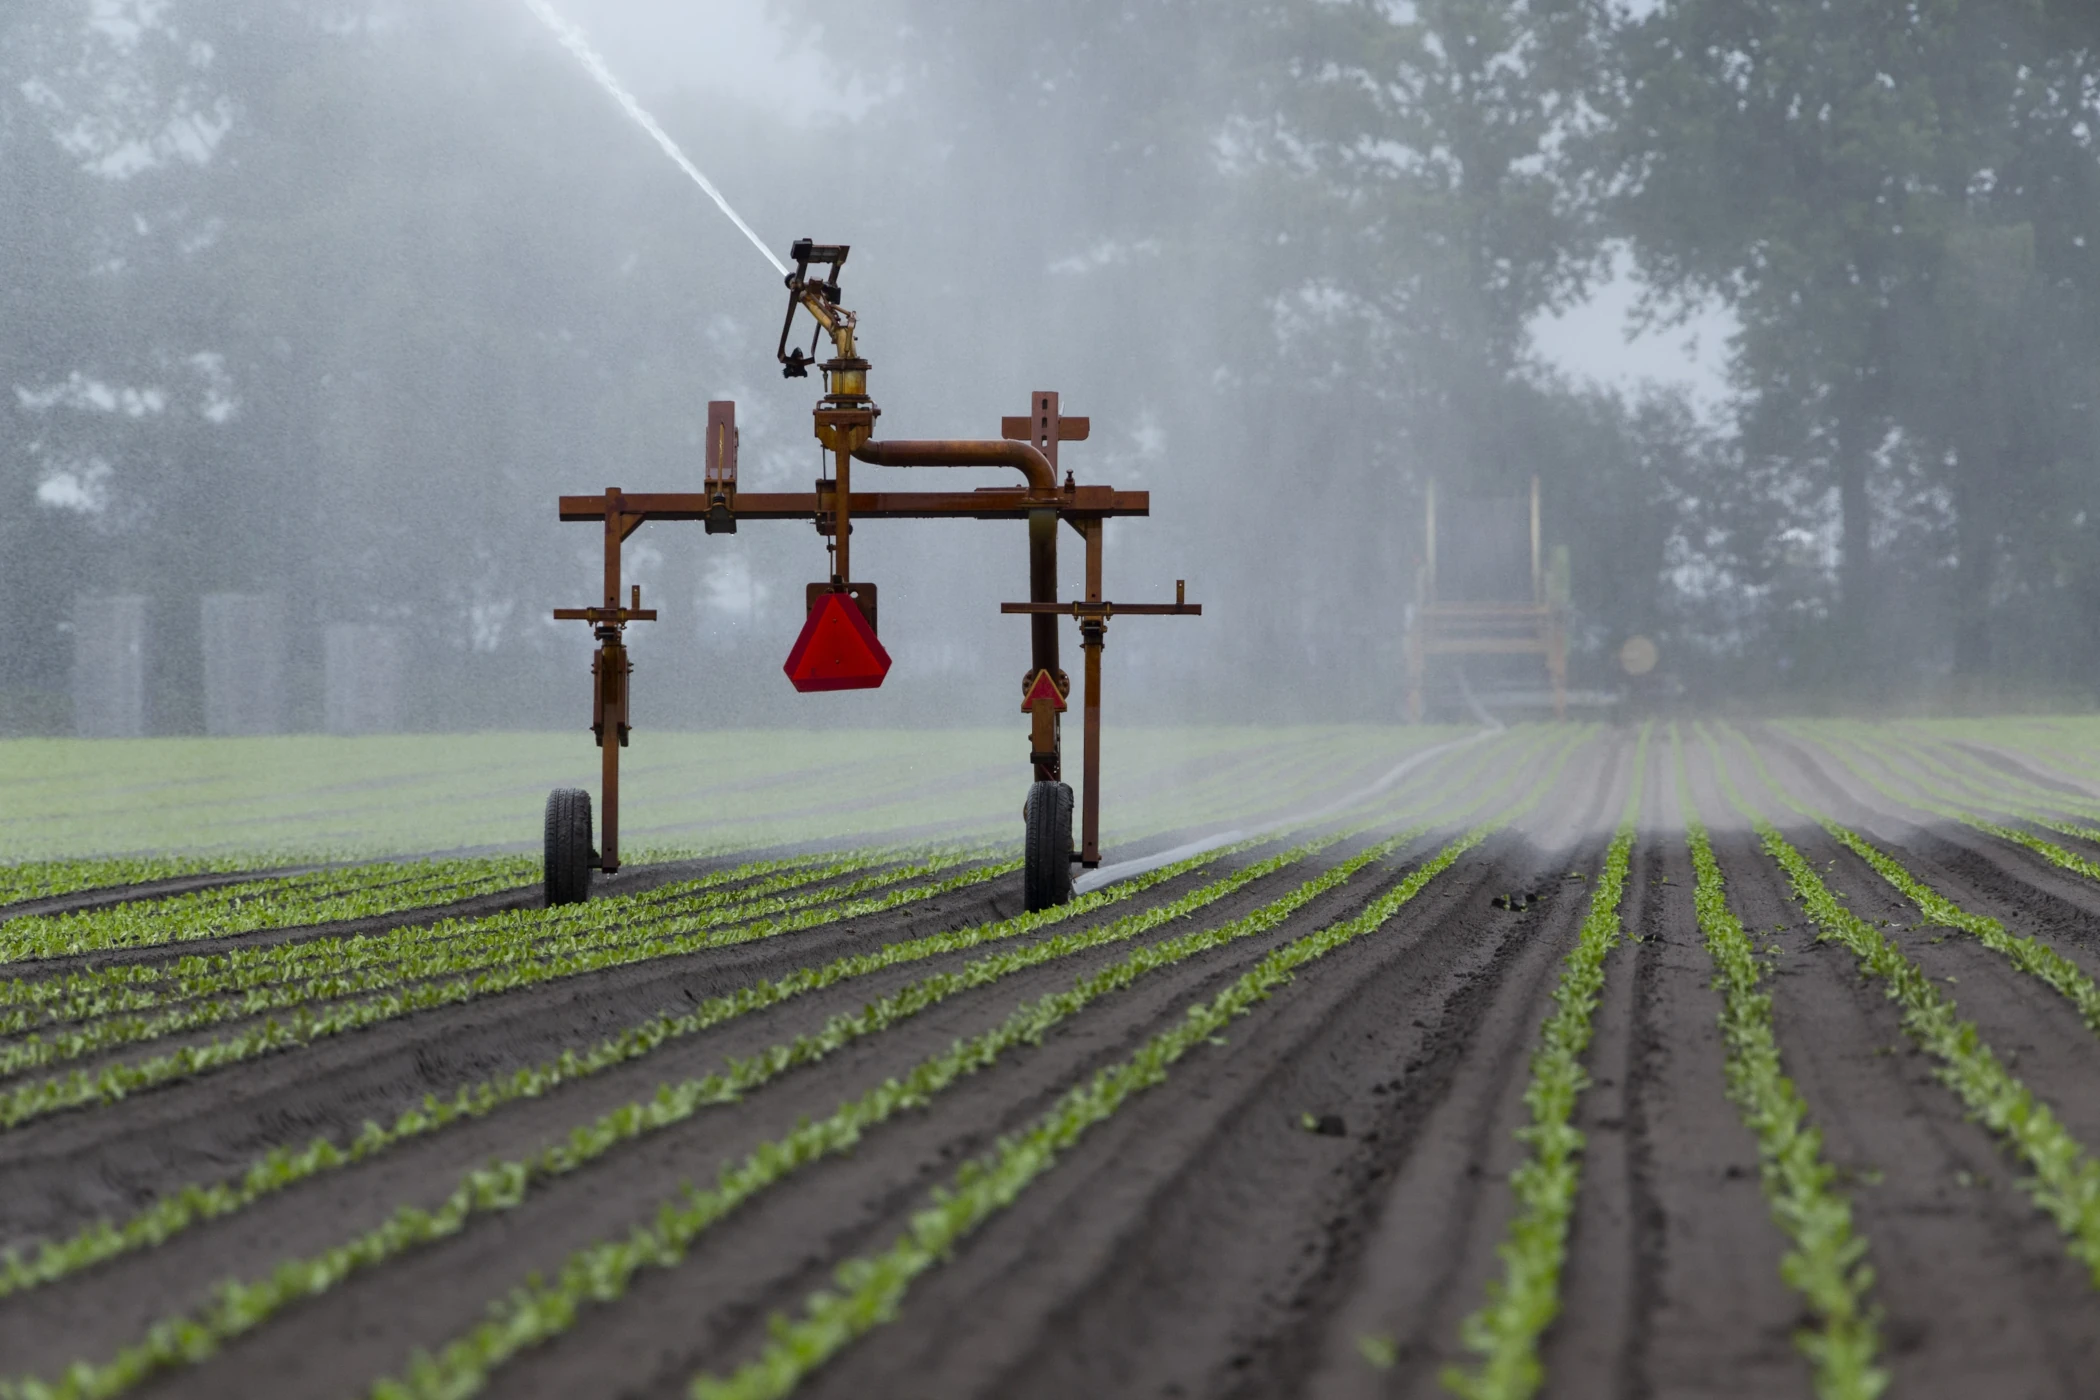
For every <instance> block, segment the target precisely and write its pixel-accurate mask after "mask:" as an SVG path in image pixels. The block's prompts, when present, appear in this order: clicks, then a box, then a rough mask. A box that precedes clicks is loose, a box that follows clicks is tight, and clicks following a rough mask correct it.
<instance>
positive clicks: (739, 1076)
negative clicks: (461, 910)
mask: <svg viewBox="0 0 2100 1400" xmlns="http://www.w3.org/2000/svg"><path fill="white" fill-rule="evenodd" d="M1334 839H1338V838H1336V837H1328V838H1324V839H1323V840H1321V841H1319V842H1315V843H1310V845H1309V846H1307V847H1301V848H1299V849H1297V850H1294V851H1291V852H1286V853H1285V854H1284V855H1283V856H1281V857H1276V858H1272V860H1271V861H1269V862H1263V863H1261V864H1260V865H1257V866H1256V867H1254V868H1252V869H1251V870H1250V871H1246V872H1240V873H1238V874H1236V875H1234V876H1232V877H1228V879H1227V880H1225V881H1221V882H1217V883H1216V884H1215V885H1213V886H1212V887H1210V888H1208V889H1205V890H1200V891H1196V892H1193V893H1192V894H1191V895H1188V896H1184V897H1183V898H1182V899H1180V900H1177V901H1173V902H1171V903H1169V904H1168V905H1166V906H1163V907H1162V908H1160V909H1155V910H1148V911H1143V912H1141V913H1139V914H1136V915H1132V916H1129V917H1128V918H1126V919H1124V920H1118V921H1116V922H1115V923H1114V924H1111V925H1109V926H1107V927H1106V928H1103V929H1096V930H1091V931H1080V932H1077V933H1074V934H1071V935H1064V936H1058V937H1053V938H1052V939H1049V940H1045V941H1043V942H1041V943H1036V944H1031V945H1029V946H1026V947H1022V948H1018V949H1014V950H1011V951H1008V952H1003V953H999V954H995V955H993V956H992V957H989V958H982V959H978V960H976V961H975V962H973V963H971V964H969V965H967V966H965V967H964V968H963V969H961V970H959V971H957V972H953V973H948V974H937V975H935V976H934V977H930V978H926V979H922V980H921V981H920V982H917V983H913V984H911V985H910V986H907V987H906V988H903V989H900V991H898V992H896V993H893V994H892V995H891V996H890V997H888V998H884V999H881V1000H879V1001H877V1002H875V1003H873V1004H871V1005H870V1006H869V1007H867V1008H864V1009H863V1010H862V1011H861V1012H858V1013H855V1014H854V1015H852V1016H843V1017H837V1018H834V1019H833V1020H832V1021H831V1022H830V1023H828V1024H827V1026H826V1027H825V1028H824V1029H823V1030H822V1031H819V1032H817V1033H815V1034H814V1035H809V1036H803V1037H798V1038H797V1039H796V1040H794V1041H792V1042H788V1043H786V1044H784V1045H780V1046H776V1047H774V1048H773V1049H772V1050H770V1051H767V1052H763V1053H761V1054H760V1055H757V1056H753V1057H751V1058H750V1059H746V1060H740V1061H734V1062H732V1063H731V1065H730V1066H729V1067H728V1069H727V1070H726V1071H724V1072H723V1073H720V1074H717V1075H712V1076H707V1077H705V1078H703V1079H701V1080H695V1081H687V1082H685V1083H683V1084H679V1085H667V1086H664V1087H663V1088H661V1089H659V1091H658V1092H657V1093H656V1094H655V1095H653V1096H652V1097H650V1098H648V1099H645V1100H641V1101H638V1102H636V1103H632V1104H629V1105H627V1106H626V1107H625V1108H623V1109H619V1110H616V1111H615V1112H613V1113H611V1114H607V1115H604V1116H603V1117H601V1118H599V1119H598V1120H596V1121H595V1122H594V1123H592V1124H589V1125H586V1126H585V1127H581V1128H579V1129H577V1130H575V1131H574V1132H571V1133H569V1134H567V1135H565V1136H563V1137H560V1138H557V1139H556V1140H555V1141H554V1142H553V1143H552V1144H551V1145H550V1146H549V1147H548V1148H546V1149H544V1150H543V1151H542V1152H540V1153H539V1154H537V1155H536V1156H534V1157H532V1158H529V1159H520V1160H518V1161H514V1162H510V1163H505V1164H501V1165H499V1166H496V1167H492V1168H488V1169H483V1170H481V1171H477V1172H475V1173H471V1174H470V1175H469V1176H468V1178H467V1179H466V1180H464V1181H463V1182H462V1183H461V1186H460V1188H459V1189H458V1190H457V1191H455V1192H454V1194H453V1196H452V1197H451V1198H449V1199H448V1201H447V1202H446V1204H445V1205H444V1206H442V1207H440V1208H439V1209H438V1210H437V1211H433V1212H422V1211H416V1210H403V1211H401V1212H398V1213H397V1214H396V1215H395V1217H394V1218H393V1219H392V1220H390V1221H389V1222H388V1223H387V1224H386V1225H385V1226H382V1227H381V1228H380V1229H379V1230H377V1231H373V1232H370V1233H368V1234H367V1235H365V1236H362V1237H360V1238H359V1239H357V1240H354V1241H351V1242H348V1243H346V1244H344V1245H342V1246H339V1247H337V1248H336V1249H334V1250H330V1251H328V1252H327V1253H326V1254H325V1255H323V1256H319V1257H316V1258H314V1259H310V1260H305V1261H300V1262H298V1263H296V1264H288V1265H285V1266H283V1267H281V1268H280V1269H278V1270H276V1271H274V1272H273V1273H272V1274H271V1275H270V1276H269V1277H268V1278H267V1279H265V1280H259V1281H257V1282H255V1283H250V1284H238V1283H229V1284H228V1285H225V1286H222V1287H221V1288H220V1289H219V1290H218V1292H217V1295H216V1297H215V1299H214V1301H213V1303H212V1304H211V1305H210V1306H209V1307H208V1308H207V1309H206V1310H205V1311H204V1312H203V1313H202V1314H200V1315H198V1316H197V1317H193V1318H189V1319H170V1320H169V1321H168V1322H166V1323H163V1324H161V1325H160V1326H158V1327H156V1328H155V1329H154V1331H153V1332H152V1333H150V1334H149V1335H148V1337H147V1338H145V1339H144V1340H142V1341H141V1342H140V1343H137V1344H135V1345H134V1346H132V1347H129V1348H127V1349H126V1350H125V1352H124V1353H123V1354H121V1355H120V1356H119V1357H118V1358H116V1359H115V1360H114V1361H112V1362H111V1363H108V1364H107V1365H105V1366H101V1367H90V1368H85V1369H83V1368H80V1367H76V1368H74V1369H73V1371H72V1372H71V1373H70V1374H69V1377H68V1379H67V1380H66V1381H64V1382H61V1383H60V1388H57V1389H53V1390H51V1391H49V1392H48V1393H50V1394H112V1393H116V1391H117V1390H121V1389H122V1388H124V1387H125V1386H127V1385H129V1384H131V1383H133V1382H134V1381H135V1380H136V1379H139V1378H142V1377H143V1376H144V1375H146V1374H150V1373H151V1371H152V1370H154V1369H156V1368H158V1367H159V1366H161V1365H165V1364H173V1363H174V1362H176V1361H178V1360H179V1359H181V1358H182V1357H184V1356H188V1355H195V1354H198V1352H199V1349H200V1348H203V1349H208V1348H209V1347H211V1346H213V1345H216V1340H215V1339H223V1338H224V1337H226V1336H231V1335H237V1334H238V1332H240V1331H245V1330H247V1329H248V1328H249V1327H252V1326H254V1325H257V1324H258V1323H259V1322H260V1321H262V1320H263V1319H264V1318H265V1317H267V1316H268V1315H269V1314H270V1313H272V1312H274V1311H275V1310H276V1308H277V1307H281V1306H283V1305H284V1304H285V1303H288V1302H290V1301H293V1300H294V1299H296V1298H299V1297H305V1296H311V1294H312V1293H313V1292H316V1291H320V1290H322V1289H325V1288H326V1287H328V1286H331V1285H332V1283H333V1282H334V1281H335V1280H337V1279H339V1278H341V1277H343V1276H346V1274H347V1273H348V1272H351V1271H356V1270H361V1269H363V1268H366V1267H370V1266H371V1265H373V1264H376V1263H379V1262H381V1261H383V1260H384V1259H386V1258H390V1257H393V1256H394V1255H395V1254H398V1253H399V1252H400V1251H401V1250H403V1249H406V1248H411V1247H413V1246H414V1245H416V1244H418V1243H421V1242H423V1241H426V1240H429V1239H435V1238H440V1237H442V1236H444V1235H446V1234H449V1233H451V1232H452V1231H454V1230H457V1229H458V1228H460V1227H461V1226H462V1225H463V1224H464V1223H465V1222H466V1220H467V1219H468V1218H470V1217H471V1216H473V1215H475V1214H477V1213H480V1212H482V1211H486V1210H492V1209H503V1208H507V1207H508V1206H510V1205H513V1204H515V1203H516V1202H517V1201H518V1200H520V1199H522V1197H523V1194H524V1193H525V1192H526V1191H527V1190H529V1189H530V1187H531V1184H532V1183H533V1182H534V1181H535V1180H538V1179H541V1178H542V1177H544V1176H546V1175H552V1174H559V1173H562V1172H566V1171H570V1170H574V1169H575V1168H576V1167H578V1166H581V1165H582V1164H583V1163H585V1162H587V1161H590V1160H592V1159H594V1158H595V1157H597V1156H599V1155H602V1153H603V1152H605V1151H608V1150H611V1149H612V1148H613V1147H615V1146H617V1145H619V1144H620V1143H622V1142H624V1141H628V1140H630V1139H632V1138H634V1137H636V1136H639V1135H641V1134H643V1133H646V1132H652V1131H656V1130H658V1129H660V1128H662V1127H666V1126H669V1125H670V1124H671V1123H674V1122H678V1121H682V1120H683V1119H684V1118H685V1117H687V1116H690V1114H691V1113H693V1112H695V1111H697V1110H698V1109H699V1108H701V1107H703V1106H705V1105H706V1104H708V1103H715V1102H722V1101H724V1100H725V1099H728V1098H732V1097H735V1096H737V1095H740V1094H745V1093H748V1092H750V1091H751V1090H752V1089H754V1088H756V1087H757V1086H759V1085H761V1084H763V1083H766V1082H769V1081H770V1080H771V1079H773V1078H774V1077H776V1076H777V1075H778V1074H780V1073H783V1072H785V1071H787V1070H788V1069H791V1068H793V1067H795V1066H796V1065H798V1064H804V1063H809V1062H810V1061H812V1060H813V1059H816V1058H821V1057H822V1056H823V1055H826V1054H829V1053H831V1052H832V1051H834V1050H835V1049H837V1048H838V1047H839V1046H841V1045H844V1044H847V1043H851V1042H852V1041H853V1040H856V1039H858V1038H860V1037H863V1036H866V1035H872V1034H875V1033H878V1032H879V1031H881V1030H884V1029H886V1028H887V1027H889V1026H891V1025H894V1024H896V1023H897V1022H898V1021H899V1020H901V1019H904V1018H905V1017H908V1016H909V1015H912V1014H916V1013H917V1011H919V1010H922V1009H924V1007H926V1006H930V1005H933V1004H935V1003H936V1002H938V1001H939V1000H941V999H944V998H945V997H947V996H952V995H955V994H957V993H959V992H961V991H963V990H966V989H967V988H969V987H972V986H981V985H985V984H986V983H988V982H990V981H993V980H996V979H997V978H999V977H1003V976H1007V975H1011V974H1012V973H1013V972H1016V971H1019V970H1021V969H1022V968H1025V967H1029V966H1034V965H1038V964H1039V963H1042V962H1046V961H1049V960H1050V959H1052V958H1055V957H1062V956H1067V955H1069V954H1070V953H1072V952H1075V951H1078V950H1079V949H1080V948H1082V947H1090V946H1098V945H1099V944H1101V943H1103V942H1108V941H1114V940H1115V939H1118V938H1130V937H1134V936H1136V935H1137V934H1138V933H1140V932H1143V931H1145V930H1146V929H1148V928H1152V927H1158V926H1161V925H1164V924H1166V923H1169V922H1171V921H1172V920H1174V919H1177V918H1183V917H1186V916H1187V915H1188V914H1189V913H1191V912H1193V910H1194V909H1195V908H1198V907H1200V906H1201V905H1202V904H1205V903H1209V902H1211V901H1212V900H1215V899H1217V898H1222V897H1223V896H1224V895H1225V894H1227V893H1230V892H1231V891H1232V890H1233V889H1237V888H1240V887H1242V886H1244V884H1246V883H1248V882H1249V881H1251V880H1252V879H1255V878H1260V877H1261V876H1262V875H1265V874H1269V873H1273V872H1274V870H1276V869H1280V868H1282V866H1283V865H1285V864H1289V863H1292V862H1294V861H1295V860H1298V859H1302V858H1304V856H1305V855H1306V854H1309V853H1310V850H1312V849H1318V848H1319V847H1322V846H1325V845H1326V844H1329V843H1330V842H1331V841H1332V840H1334ZM1381 849H1383V848H1381ZM1201 860H1202V858H1199V859H1198V861H1195V862H1189V863H1186V864H1185V866H1184V867H1183V869H1187V868H1193V867H1194V866H1195V865H1197V864H1200V863H1201ZM1361 863H1362V860H1361V859H1359V860H1357V861H1352V862H1349V863H1347V870H1345V871H1344V873H1341V874H1336V873H1335V872H1329V874H1328V875H1326V876H1323V877H1321V882H1325V883H1326V884H1327V885H1328V886H1330V887H1331V884H1332V883H1338V882H1339V881H1340V880H1341V879H1346V878H1347V873H1348V871H1351V870H1353V869H1354V868H1358V867H1360V865H1361ZM1175 873H1179V872H1178V871H1175V870H1172V869H1170V870H1167V871H1160V872H1154V879H1155V880H1156V879H1164V878H1169V877H1170V876H1171V875H1172V874H1175ZM1316 883H1320V882H1316ZM1100 893H1101V895H1103V896H1110V895H1111V894H1112V892H1111V891H1103V892H1100ZM1113 893H1114V894H1116V895H1120V894H1121V891H1116V892H1113ZM1308 897H1309V896H1308ZM1100 902H1102V903H1105V902H1107V900H1106V899H1105V898H1104V899H1102V900H1101V901H1100ZM1082 904H1084V902H1082ZM1080 907H1081V906H1071V907H1068V908H1067V909H1066V910H1064V911H1050V913H1051V914H1055V915H1059V916H1065V917H1068V916H1069V914H1071V913H1074V912H1078V909H1079V908H1080ZM1085 907H1099V905H1098V903H1096V904H1092V905H1086V906H1085ZM1278 917H1280V916H1278ZM1046 922H1048V919H1047V917H1046V916H1045V915H1035V916H1024V920H1020V921H1008V925H1009V927H1008V928H1006V929H1005V930H1003V931H1001V934H1000V936H1006V937H1010V936H1012V934H1013V933H1016V932H1020V931H1021V928H1022V926H1026V927H1031V928H1032V927H1040V926H1042V925H1043V924H1044V923H1046ZM1253 931H1254V929H1253V927H1252V926H1251V925H1249V926H1247V927H1243V928H1241V929H1240V930H1239V933H1240V936H1245V934H1246V933H1249V932H1253ZM969 932H974V933H976V935H977V937H976V939H975V940H973V941H981V940H982V937H983V932H984V931H969ZM955 937H957V936H956V935H945V936H937V937H936V939H932V940H925V941H924V946H922V947H921V948H918V949H904V948H902V946H901V945H900V949H899V952H900V953H909V952H915V953H917V954H918V955H919V956H932V955H933V953H934V952H935V951H937V950H939V949H938V948H937V947H936V946H935V945H936V944H938V943H939V942H940V941H941V940H942V939H954V938H955ZM1162 946H1164V945H1162ZM1152 951H1153V950H1151V949H1145V950H1141V951H1140V954H1139V955H1137V956H1138V957H1139V958H1141V959H1142V958H1143V957H1144V955H1145V954H1146V953H1150V952H1152ZM1194 951H1197V950H1196V949H1195V948H1187V949H1184V950H1183V951H1182V954H1181V955H1182V956H1188V955H1191V954H1192V953H1193V952H1194ZM874 957H875V958H876V959H879V960H880V961H870V962H867V963H865V964H859V963H856V962H854V961H853V960H842V961H841V963H836V964H833V969H832V971H833V975H832V976H830V977H828V978H827V977H825V976H824V974H822V973H815V974H811V973H804V974H796V975H795V977H793V978H790V979H783V982H782V983H780V984H775V985H774V988H773V995H770V996H769V995H767V994H766V991H767V989H764V988H760V989H748V990H747V991H746V992H744V993H739V994H738V995H737V996H736V997H732V998H725V999H722V1001H721V1002H720V1003H717V1004H715V1005H713V1006H711V1007H709V1008H703V1009H702V1010H701V1012H699V1013H696V1016H703V1017H704V1016H706V1015H708V1014H709V1013H710V1012H711V1013H713V1015H714V1017H715V1018H716V1020H717V1023H718V1021H719V1019H726V1015H727V1014H742V1012H743V1011H744V1010H747V1009H755V1008H756V1006H758V1005H764V1004H771V1003H772V1002H773V1001H774V1000H777V999H779V998H780V997H782V996H785V995H790V994H799V992H801V991H803V990H808V989H811V988H810V983H811V982H812V981H813V980H815V981H821V982H822V983H823V984H826V985H828V984H830V983H831V982H834V981H836V980H841V979H842V978H843V976H845V975H860V974H861V973H864V972H867V971H873V970H875V968H876V966H887V965H894V960H893V959H891V958H886V957H884V956H883V955H880V954H878V955H874ZM1125 966H1126V967H1128V966H1129V964H1128V963H1126V965H1125ZM1138 970H1146V969H1144V968H1143V967H1142V966H1140V968H1139V969H1138ZM1127 975H1135V974H1134V973H1130V974H1127ZM1101 990H1105V988H1097V989H1095V991H1094V993H1093V994H1094V995H1098V994H1100V991H1101ZM1067 996H1068V997H1069V994H1067ZM1087 999H1090V998H1082V999H1081V1000H1079V1001H1078V1002H1077V1003H1071V1004H1066V1005H1063V1006H1062V1007H1061V1008H1059V1007H1055V1006H1053V1005H1051V1003H1053V1002H1054V999H1045V1001H1044V1002H1042V1003H1037V1004H1035V1008H1034V1010H1035V1017H1034V1020H1032V1021H1031V1020H1028V1019H1027V1018H1025V1017H1021V1013H1017V1017H1020V1019H1015V1018H1010V1019H1009V1021H1008V1022H1007V1024H1006V1026H1005V1028H1004V1029H1005V1030H1006V1032H1007V1035H1008V1039H1007V1041H1006V1042H1004V1044H1002V1045H1001V1046H1000V1048H1002V1049H1003V1048H1006V1046H1009V1045H1011V1044H1014V1043H1020V1042H1021V1041H1024V1040H1026V1039H1028V1038H1029V1036H1030V1035H1031V1033H1032V1034H1033V1035H1036V1036H1039V1035H1040V1034H1041V1033H1042V1030H1043V1029H1047V1025H1048V1024H1051V1023H1054V1020H1056V1019H1061V1018H1062V1016H1064V1015H1069V1014H1072V1013H1073V1012H1075V1011H1076V1010H1078V1009H1079V1007H1080V1006H1083V1005H1084V1004H1085V1000H1087ZM1053 1012H1054V1014H1052V1013H1053ZM1046 1015H1048V1016H1049V1017H1050V1019H1049V1020H1045V1019H1044V1017H1045V1016H1046ZM607 1048H608V1049H610V1048H611V1047H607ZM981 1048H982V1047H981V1046H980V1049H981ZM615 1053H617V1052H615ZM994 1053H996V1051H995V1052H994ZM623 1058H627V1057H623ZM564 1072H566V1071H564ZM956 1072H960V1071H959V1070H957V1071H956ZM885 1116H886V1115H885ZM26 1384H28V1383H25V1385H26ZM69 1387H77V1388H69ZM20 1393H22V1394H25V1395H26V1394H30V1393H34V1392H32V1391H30V1390H28V1389H23V1390H22V1391H21V1392H20Z"/></svg>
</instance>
